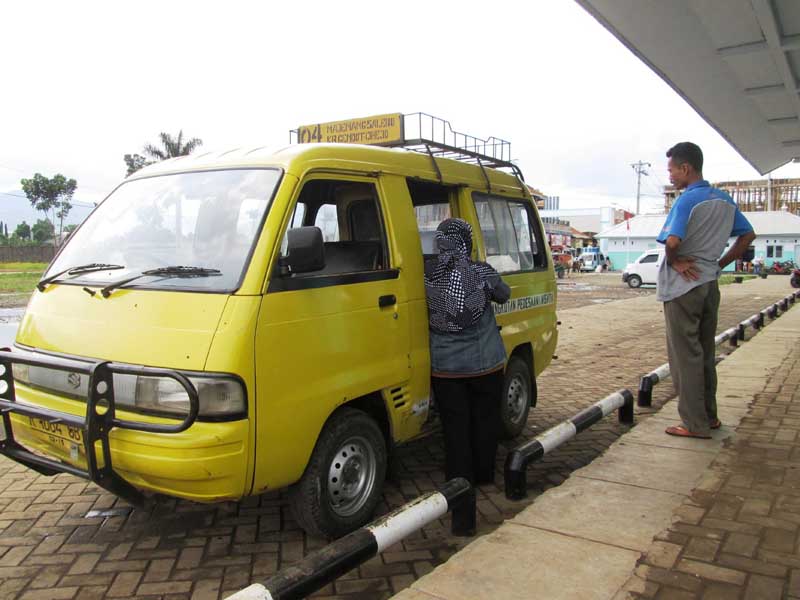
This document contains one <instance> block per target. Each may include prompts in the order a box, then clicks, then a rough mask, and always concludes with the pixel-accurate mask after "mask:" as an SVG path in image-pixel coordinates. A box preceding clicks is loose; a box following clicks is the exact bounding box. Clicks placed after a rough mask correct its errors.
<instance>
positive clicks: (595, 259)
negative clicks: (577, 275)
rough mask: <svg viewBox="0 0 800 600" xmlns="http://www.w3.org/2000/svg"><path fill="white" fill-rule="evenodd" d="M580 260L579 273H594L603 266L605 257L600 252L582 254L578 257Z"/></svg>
mask: <svg viewBox="0 0 800 600" xmlns="http://www.w3.org/2000/svg"><path fill="white" fill-rule="evenodd" d="M579 258H580V259H581V271H590V272H591V271H594V270H595V269H597V267H599V266H600V265H602V264H603V261H605V259H606V257H605V255H603V254H601V253H600V252H584V253H582V254H581V255H580V257H579Z"/></svg>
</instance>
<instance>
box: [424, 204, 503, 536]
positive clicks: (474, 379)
mask: <svg viewBox="0 0 800 600" xmlns="http://www.w3.org/2000/svg"><path fill="white" fill-rule="evenodd" d="M436 247H437V248H438V251H439V256H438V257H436V258H434V259H431V260H428V261H426V263H425V292H426V296H427V300H428V329H429V337H430V350H431V375H432V386H433V392H434V395H435V398H436V405H437V406H438V408H439V414H440V416H441V419H442V428H443V430H444V453H445V478H446V479H452V478H453V477H463V478H465V479H467V480H468V481H469V482H470V483H472V484H478V485H479V484H483V483H492V482H493V481H494V468H495V456H496V454H497V438H498V433H499V426H500V399H501V396H502V393H503V369H504V366H505V361H506V351H505V347H504V346H503V340H502V338H501V337H500V332H499V330H498V327H497V322H496V321H495V317H494V310H493V308H492V301H495V302H498V303H500V304H503V303H505V302H507V301H508V299H509V298H510V297H511V288H510V287H509V286H508V285H507V284H506V283H505V282H504V281H503V280H502V279H501V278H500V275H499V274H498V273H497V271H495V270H494V269H493V268H492V267H491V266H489V265H488V264H486V263H482V262H474V261H472V260H471V259H470V255H471V253H472V227H471V226H470V225H469V223H467V222H466V221H464V220H462V219H446V220H444V221H442V222H441V223H440V224H439V227H438V228H437V229H436ZM474 527H475V524H474V522H473V523H466V522H464V523H456V522H454V523H453V532H454V533H456V534H463V535H471V534H473V533H474Z"/></svg>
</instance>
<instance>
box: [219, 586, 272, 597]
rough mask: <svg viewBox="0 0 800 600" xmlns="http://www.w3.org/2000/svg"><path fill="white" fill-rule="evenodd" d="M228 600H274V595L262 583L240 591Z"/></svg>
mask: <svg viewBox="0 0 800 600" xmlns="http://www.w3.org/2000/svg"><path fill="white" fill-rule="evenodd" d="M226 599H227V600H272V594H270V593H269V590H268V589H267V588H265V587H264V586H263V585H261V584H260V583H254V584H253V585H251V586H248V587H246V588H244V589H243V590H239V591H238V592H236V593H235V594H233V595H232V596H226Z"/></svg>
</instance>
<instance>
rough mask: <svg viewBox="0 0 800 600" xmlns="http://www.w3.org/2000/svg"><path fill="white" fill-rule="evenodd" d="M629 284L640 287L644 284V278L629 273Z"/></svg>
mask: <svg viewBox="0 0 800 600" xmlns="http://www.w3.org/2000/svg"><path fill="white" fill-rule="evenodd" d="M628 285H629V286H631V287H632V288H638V287H639V286H640V285H642V278H641V277H639V276H638V275H628Z"/></svg>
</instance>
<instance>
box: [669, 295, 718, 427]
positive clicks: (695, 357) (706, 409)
mask: <svg viewBox="0 0 800 600" xmlns="http://www.w3.org/2000/svg"><path fill="white" fill-rule="evenodd" d="M718 316H719V285H718V284H717V281H716V280H714V281H709V282H708V283H704V284H702V285H699V286H697V287H696V288H693V289H691V290H689V291H688V292H686V293H685V294H684V295H683V296H679V297H678V298H675V299H674V300H669V301H668V302H664V318H665V320H666V324H667V351H668V353H669V371H670V373H671V375H672V381H673V384H674V385H675V390H676V391H677V392H678V396H679V402H678V413H679V414H680V416H681V420H682V421H683V424H684V425H685V426H686V427H687V428H688V429H689V431H692V432H694V433H700V434H704V435H707V434H709V432H710V429H709V425H710V423H711V421H714V420H716V418H717V368H716V364H715V354H716V346H715V344H714V336H715V335H716V331H717V317H718Z"/></svg>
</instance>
